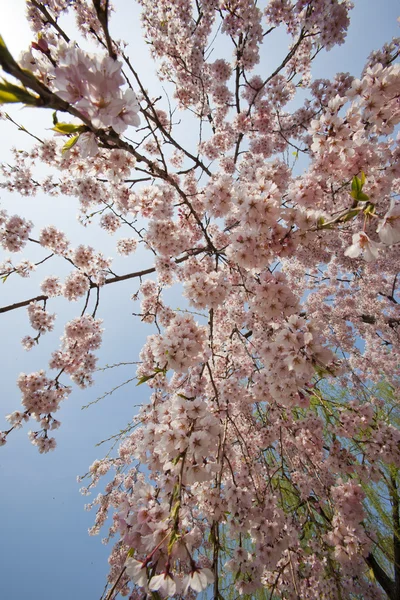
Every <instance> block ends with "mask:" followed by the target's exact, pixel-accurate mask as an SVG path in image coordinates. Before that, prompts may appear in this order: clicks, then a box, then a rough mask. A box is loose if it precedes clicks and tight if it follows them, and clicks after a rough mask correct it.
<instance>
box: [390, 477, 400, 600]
mask: <svg viewBox="0 0 400 600" xmlns="http://www.w3.org/2000/svg"><path fill="white" fill-rule="evenodd" d="M390 482H391V486H390V500H391V503H392V520H393V551H394V581H395V591H396V598H400V505H399V493H398V488H397V482H396V478H395V477H393V476H392V477H391V478H390Z"/></svg>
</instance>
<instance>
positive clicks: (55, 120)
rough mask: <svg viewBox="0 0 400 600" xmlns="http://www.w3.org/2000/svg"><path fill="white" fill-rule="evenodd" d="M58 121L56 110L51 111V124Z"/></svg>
mask: <svg viewBox="0 0 400 600" xmlns="http://www.w3.org/2000/svg"><path fill="white" fill-rule="evenodd" d="M57 123H58V119H57V111H56V110H55V111H54V112H53V125H57Z"/></svg>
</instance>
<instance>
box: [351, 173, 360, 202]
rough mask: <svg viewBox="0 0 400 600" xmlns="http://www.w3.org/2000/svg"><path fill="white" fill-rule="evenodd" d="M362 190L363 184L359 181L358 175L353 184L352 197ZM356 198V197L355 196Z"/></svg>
mask: <svg viewBox="0 0 400 600" xmlns="http://www.w3.org/2000/svg"><path fill="white" fill-rule="evenodd" d="M361 190H362V183H361V179H359V178H358V177H357V176H356V175H355V176H354V177H353V180H352V182H351V192H352V194H351V195H352V196H353V192H355V193H359V192H361ZM353 198H354V196H353Z"/></svg>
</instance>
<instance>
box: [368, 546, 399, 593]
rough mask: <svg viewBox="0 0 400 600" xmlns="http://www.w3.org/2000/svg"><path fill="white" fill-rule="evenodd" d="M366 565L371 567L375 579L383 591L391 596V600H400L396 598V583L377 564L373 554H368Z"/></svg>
mask: <svg viewBox="0 0 400 600" xmlns="http://www.w3.org/2000/svg"><path fill="white" fill-rule="evenodd" d="M365 560H366V563H367V565H368V566H369V567H371V569H372V571H373V573H374V575H375V579H376V580H377V582H378V583H379V585H380V586H381V587H382V589H383V590H384V591H385V592H386V594H387V595H388V596H389V598H390V600H399V597H398V596H396V587H395V584H394V582H393V581H392V580H391V579H390V577H389V576H388V575H387V574H386V572H385V571H384V570H383V569H382V567H381V566H380V564H379V563H378V562H377V560H376V559H375V557H374V555H373V554H368V556H367V558H366V559H365Z"/></svg>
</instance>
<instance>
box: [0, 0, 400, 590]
mask: <svg viewBox="0 0 400 600" xmlns="http://www.w3.org/2000/svg"><path fill="white" fill-rule="evenodd" d="M4 4H5V6H3V7H2V12H1V14H2V19H1V24H0V33H1V34H2V35H3V36H4V37H5V39H6V41H7V43H8V45H9V47H10V49H11V50H12V51H13V53H14V54H18V53H19V51H20V50H22V49H23V48H27V46H28V44H29V40H30V39H31V38H30V33H29V29H28V27H27V25H25V24H24V2H22V0H13V2H12V3H8V2H7V3H4ZM114 5H115V6H116V9H117V12H116V16H115V18H114V19H113V21H112V28H113V31H114V33H115V36H116V37H121V38H125V39H127V40H133V45H132V46H131V52H130V55H131V57H132V59H133V60H138V57H140V65H141V67H142V73H143V75H144V78H145V80H146V82H147V84H148V85H149V87H150V88H151V91H152V94H154V95H158V94H159V93H160V89H159V87H158V86H157V81H156V78H155V76H154V68H153V66H152V64H151V62H150V61H149V59H148V56H147V54H146V53H147V48H146V47H144V49H143V46H140V42H139V36H140V23H139V19H138V11H137V9H136V7H135V6H134V3H133V2H129V3H128V2H127V1H126V0H119V1H116V2H114ZM399 8H400V7H399V4H398V1H397V0H381V1H380V2H378V1H376V0H355V8H354V10H353V12H352V15H351V17H352V24H351V27H350V32H349V34H348V38H347V42H346V44H345V45H343V46H341V47H336V48H334V49H333V50H332V51H331V52H330V53H328V54H327V53H321V54H320V55H319V56H318V57H317V59H316V61H315V65H314V70H313V73H314V77H331V76H332V75H334V74H335V73H336V72H337V71H349V72H350V73H352V74H354V75H359V74H360V71H361V69H362V67H363V64H364V61H365V58H366V56H367V55H368V54H369V52H370V51H371V50H372V49H374V48H379V47H380V46H381V45H382V44H383V43H384V42H385V41H387V40H388V39H390V38H391V37H393V36H394V35H399V28H398V24H397V21H396V19H397V17H398V16H399V13H400V10H399ZM282 41H283V36H281V35H279V34H276V36H275V37H271V42H270V46H269V47H267V48H266V49H265V52H264V54H263V59H262V65H263V68H264V66H265V68H266V69H267V68H268V69H270V70H271V71H272V70H273V68H274V67H275V66H276V65H277V64H279V62H280V58H282V57H283V56H284V52H285V49H286V47H285V46H284V45H283V44H282ZM215 57H216V56H215ZM13 116H14V117H15V118H17V119H18V120H19V121H21V122H22V123H23V124H24V125H26V126H27V127H28V128H32V130H34V131H35V132H36V133H37V134H39V135H41V134H43V131H44V129H45V128H49V127H51V123H49V120H50V113H49V112H47V111H43V113H40V114H37V113H36V112H34V113H33V112H32V111H29V110H21V109H14V110H13ZM190 135H191V132H190V129H188V128H182V133H181V136H182V138H181V139H186V141H187V140H189V139H190ZM0 136H1V140H2V144H1V147H0V160H2V161H6V160H8V158H9V153H8V148H9V147H10V146H11V145H12V144H14V145H16V146H17V147H18V148H23V147H27V144H28V145H29V139H28V138H27V137H26V136H25V137H24V135H23V134H22V133H18V132H16V131H15V128H13V127H12V126H11V125H10V124H9V123H5V122H0ZM0 200H1V203H2V205H4V207H5V208H7V209H8V210H10V211H12V213H14V212H15V213H17V214H23V215H27V216H29V218H32V219H33V220H34V221H35V223H38V224H39V225H44V224H45V223H50V222H51V223H54V224H56V225H57V224H58V225H59V226H60V227H61V228H63V226H65V230H66V231H67V233H68V235H69V236H70V238H71V239H72V241H73V243H85V244H91V245H93V246H95V247H96V248H99V249H100V248H101V249H102V250H103V251H104V253H105V254H106V255H108V254H111V253H113V248H114V246H115V241H116V239H113V238H110V237H109V236H107V235H106V234H104V233H99V230H98V229H97V228H96V229H95V230H93V231H91V230H90V229H86V230H83V229H82V228H81V227H80V226H79V225H78V224H77V222H76V219H75V214H76V212H77V205H76V204H74V203H73V200H72V199H71V198H64V199H62V198H61V199H54V198H53V199H48V198H44V197H38V198H36V199H31V198H22V199H21V198H18V197H16V196H10V195H7V194H6V193H4V192H3V193H1V194H0ZM55 203H56V207H55ZM50 214H51V220H50V218H49V216H48V215H50ZM82 234H83V236H82ZM122 235H124V234H122ZM150 265H151V257H149V256H147V254H146V253H145V252H142V251H141V250H139V251H138V253H136V255H135V256H134V258H133V259H132V258H129V259H125V260H124V261H123V260H122V259H121V260H120V262H119V263H118V272H120V273H124V272H129V271H132V270H137V269H140V268H146V267H148V266H150ZM58 268H59V267H58V266H56V267H55V269H56V270H57V269H58ZM60 269H62V267H61V266H60ZM56 270H55V271H54V273H56ZM46 273H47V271H46ZM41 278H42V272H39V273H38V274H36V275H35V276H33V277H32V278H31V279H30V280H27V281H25V280H22V279H19V278H18V279H17V278H14V279H12V278H10V280H9V281H7V283H6V284H5V285H2V286H1V288H0V303H1V305H4V304H8V303H11V302H13V301H16V300H18V299H21V298H27V297H30V296H33V295H36V294H37V293H38V289H39V283H40V281H41ZM137 289H138V282H136V281H127V282H124V283H120V284H118V288H117V289H116V286H107V288H106V289H104V290H103V291H102V301H101V306H100V312H99V315H98V316H99V317H101V318H103V319H104V326H105V327H106V331H105V334H104V344H103V348H102V350H101V352H100V357H99V364H100V365H104V364H107V363H109V364H110V363H116V362H118V361H129V360H130V361H134V360H137V356H138V353H139V351H140V348H141V347H142V345H143V343H144V340H145V336H146V335H147V334H148V333H150V331H149V327H148V326H146V325H143V324H141V323H140V322H139V321H138V320H137V319H135V318H134V317H132V316H131V314H132V312H138V306H137V305H134V303H133V302H132V300H131V299H130V297H131V295H132V294H134V293H135V292H136V291H137ZM179 293H180V292H179V290H177V291H175V292H170V293H169V298H170V299H171V304H172V305H173V306H175V307H176V306H183V304H184V303H183V301H182V300H181V298H180V295H179ZM49 309H50V310H51V311H52V312H57V313H58V315H59V318H58V320H57V326H56V329H55V331H54V333H53V334H49V335H48V336H44V337H43V339H42V343H41V344H40V346H39V347H38V348H37V349H35V350H33V351H32V352H30V353H24V352H23V350H22V348H21V345H20V339H21V338H22V337H23V336H24V335H27V334H30V333H31V332H30V328H29V324H28V318H27V315H26V311H25V310H24V309H20V310H19V311H14V312H11V313H7V314H6V315H0V316H1V325H2V343H1V358H2V365H3V369H2V394H1V413H2V414H8V413H9V412H11V411H13V410H15V409H16V408H18V405H19V395H18V389H17V388H16V384H15V381H16V378H17V376H18V374H19V373H20V372H21V371H24V372H30V371H34V370H36V369H40V368H45V367H46V365H47V360H48V356H49V354H50V352H51V351H52V350H53V349H54V347H56V345H57V339H58V338H59V336H60V335H61V333H62V326H63V323H65V322H66V321H67V320H68V319H70V318H73V317H74V316H76V314H77V311H78V310H79V307H78V306H77V305H76V304H73V303H72V304H67V303H65V302H63V301H62V300H54V302H52V304H51V305H50V306H49ZM133 375H134V368H133V367H124V368H121V369H118V370H108V371H105V372H104V373H99V374H98V377H97V381H96V385H95V386H93V387H92V388H90V389H89V390H86V391H84V392H82V391H80V390H77V389H74V391H73V394H72V396H71V397H70V398H69V399H68V401H66V402H65V404H64V406H63V408H62V410H61V412H60V413H59V418H60V420H61V421H62V427H61V429H60V430H58V431H57V432H56V437H57V442H58V447H57V449H56V451H55V452H53V453H49V454H47V455H44V456H42V455H39V454H38V452H37V451H36V450H35V448H33V447H32V446H31V444H30V443H29V441H28V439H27V436H26V433H27V431H28V429H29V427H25V428H24V429H23V430H22V431H18V432H16V433H15V434H14V435H13V436H12V438H11V439H10V442H9V444H7V445H6V446H5V447H4V448H1V449H0V477H1V481H2V494H1V497H0V508H1V510H0V532H1V539H2V545H1V557H0V564H1V566H2V570H1V591H2V595H3V597H4V598H7V599H8V600H22V599H25V598H28V597H29V598H32V599H33V600H39V599H40V600H54V598H57V600H71V598H74V600H98V598H99V597H100V595H101V593H102V590H103V586H104V581H105V576H106V573H107V570H108V567H107V556H108V553H109V550H108V548H107V547H105V546H104V545H102V544H101V542H100V539H99V537H94V538H93V537H89V536H88V534H87V529H88V528H89V527H91V525H92V524H93V520H94V513H93V512H86V511H84V509H83V507H84V504H85V503H86V502H88V501H90V498H86V497H82V496H80V494H79V493H78V489H79V487H80V485H78V484H77V483H76V476H77V475H78V474H83V473H85V472H86V471H87V468H88V466H89V465H90V464H91V463H92V462H93V460H94V459H96V458H98V457H101V456H102V455H103V454H104V453H105V452H104V450H103V448H97V447H96V446H95V444H96V443H97V442H99V441H101V440H102V439H105V438H107V437H109V436H110V435H112V434H113V433H116V432H117V431H119V430H120V429H121V428H123V427H124V426H125V425H126V424H127V422H128V421H129V419H131V417H132V415H133V414H134V412H136V409H135V408H134V405H136V404H139V403H140V402H143V401H145V400H146V398H147V389H146V386H140V387H135V385H134V384H131V385H130V386H126V387H124V388H122V389H121V390H119V391H117V392H115V394H113V395H112V396H110V397H108V398H106V399H104V400H102V401H101V403H99V404H98V405H96V406H93V407H91V408H90V409H88V410H85V411H82V410H81V406H82V405H84V404H87V403H88V402H90V401H91V400H94V399H95V398H96V397H98V396H101V395H102V394H104V392H105V391H107V390H109V389H112V388H113V387H115V386H116V385H118V384H119V383H121V382H122V381H124V380H125V379H128V378H130V377H132V376H133ZM1 418H2V417H1ZM32 425H33V424H32ZM0 427H3V425H1V426H0ZM32 428H33V427H32ZM99 491H101V488H99ZM104 535H106V531H104Z"/></svg>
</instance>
